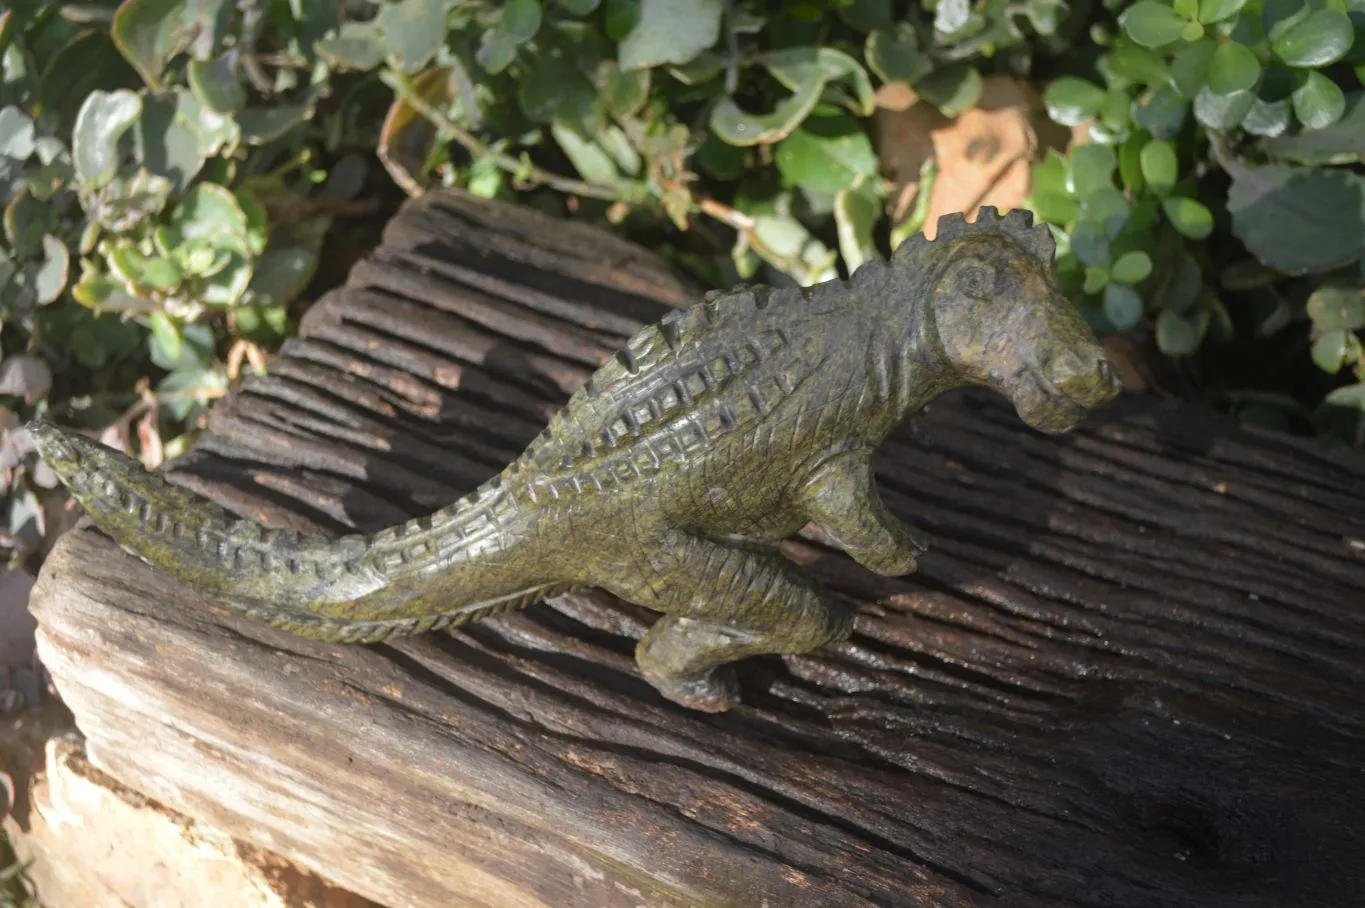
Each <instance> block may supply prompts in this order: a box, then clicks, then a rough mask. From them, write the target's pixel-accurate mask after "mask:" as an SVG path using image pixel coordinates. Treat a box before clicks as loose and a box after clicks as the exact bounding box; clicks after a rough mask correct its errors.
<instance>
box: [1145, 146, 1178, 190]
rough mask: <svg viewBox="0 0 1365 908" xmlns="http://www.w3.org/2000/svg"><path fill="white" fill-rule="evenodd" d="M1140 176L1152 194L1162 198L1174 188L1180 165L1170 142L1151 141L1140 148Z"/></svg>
mask: <svg viewBox="0 0 1365 908" xmlns="http://www.w3.org/2000/svg"><path fill="white" fill-rule="evenodd" d="M1140 163H1141V165H1142V175H1143V177H1145V178H1146V180H1147V185H1148V186H1150V187H1151V189H1152V192H1154V193H1156V194H1157V195H1159V196H1164V195H1165V194H1166V193H1168V192H1170V191H1171V187H1173V186H1175V181H1176V180H1177V179H1178V178H1179V175H1180V170H1179V167H1180V164H1179V161H1178V160H1177V159H1176V155H1175V146H1174V145H1172V144H1171V143H1170V142H1163V141H1161V140H1159V139H1158V140H1153V141H1151V142H1148V143H1147V144H1146V145H1144V146H1142V155H1141V158H1140Z"/></svg>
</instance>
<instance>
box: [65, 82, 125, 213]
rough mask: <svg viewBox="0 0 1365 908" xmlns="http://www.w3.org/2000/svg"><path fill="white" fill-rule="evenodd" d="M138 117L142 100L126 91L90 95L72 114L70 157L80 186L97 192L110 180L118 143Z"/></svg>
mask: <svg viewBox="0 0 1365 908" xmlns="http://www.w3.org/2000/svg"><path fill="white" fill-rule="evenodd" d="M141 113H142V97H141V96H140V95H137V94H134V93H133V92H131V91H128V90H127V89H124V88H121V89H119V90H118V91H112V92H103V91H99V90H98V89H97V90H95V91H92V92H91V93H90V96H89V97H88V98H86V99H85V103H84V104H82V105H81V109H80V113H78V114H76V128H75V131H74V132H73V133H72V136H71V157H72V160H73V161H74V163H75V165H76V176H77V177H79V178H80V180H81V182H83V183H85V184H86V185H87V186H89V187H91V188H93V189H98V188H99V187H101V186H103V185H104V184H106V183H108V182H109V181H110V180H112V179H113V178H114V174H116V173H117V172H118V167H119V161H120V155H119V150H118V142H119V139H120V138H121V137H122V136H123V134H124V133H125V132H127V131H128V127H130V126H132V125H133V123H134V122H136V121H137V118H138V116H139V115H140V114H141Z"/></svg>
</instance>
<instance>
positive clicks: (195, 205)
mask: <svg viewBox="0 0 1365 908" xmlns="http://www.w3.org/2000/svg"><path fill="white" fill-rule="evenodd" d="M168 226H169V228H170V230H169V231H168V235H167V242H168V243H170V244H171V245H172V246H179V245H182V244H185V243H189V242H194V241H201V242H204V243H206V244H208V245H210V246H211V247H212V248H214V249H224V250H228V251H232V252H238V253H241V254H242V255H243V256H247V255H249V254H250V249H251V237H250V233H249V230H248V223H247V216H246V213H245V212H243V211H242V207H241V205H240V204H238V202H237V197H236V196H234V195H233V194H232V192H231V190H229V189H228V188H227V187H225V186H219V185H217V184H216V183H199V184H197V185H195V186H194V187H193V188H191V189H190V191H189V192H187V193H186V194H185V197H184V198H183V199H181V200H180V204H179V205H176V206H175V209H174V210H173V211H172V212H171V217H170V222H169V225H168Z"/></svg>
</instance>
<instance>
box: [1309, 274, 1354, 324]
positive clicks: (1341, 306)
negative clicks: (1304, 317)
mask: <svg viewBox="0 0 1365 908" xmlns="http://www.w3.org/2000/svg"><path fill="white" fill-rule="evenodd" d="M1305 308H1306V310H1307V312H1308V317H1309V318H1310V319H1312V320H1313V324H1314V325H1316V326H1317V327H1318V330H1320V331H1332V330H1336V329H1340V330H1342V331H1355V330H1357V329H1359V328H1365V288H1362V287H1357V286H1354V285H1351V284H1342V283H1333V284H1324V285H1323V286H1321V287H1319V288H1318V289H1316V290H1314V291H1313V293H1312V295H1310V296H1309V297H1308V304H1307V306H1306V307H1305Z"/></svg>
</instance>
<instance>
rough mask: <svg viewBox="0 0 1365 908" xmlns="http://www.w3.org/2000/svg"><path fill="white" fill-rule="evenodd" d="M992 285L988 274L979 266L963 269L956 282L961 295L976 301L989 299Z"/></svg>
mask: <svg viewBox="0 0 1365 908" xmlns="http://www.w3.org/2000/svg"><path fill="white" fill-rule="evenodd" d="M993 283H994V282H993V281H992V280H991V276H990V273H989V272H988V271H987V270H986V269H985V268H982V267H980V266H972V267H970V268H965V269H963V271H962V274H961V276H960V277H959V278H958V280H957V285H958V287H960V288H961V290H962V292H963V293H965V294H967V295H968V296H970V297H972V298H973V299H978V300H985V299H987V298H989V296H990V293H991V288H992V285H993Z"/></svg>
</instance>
